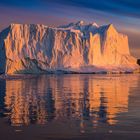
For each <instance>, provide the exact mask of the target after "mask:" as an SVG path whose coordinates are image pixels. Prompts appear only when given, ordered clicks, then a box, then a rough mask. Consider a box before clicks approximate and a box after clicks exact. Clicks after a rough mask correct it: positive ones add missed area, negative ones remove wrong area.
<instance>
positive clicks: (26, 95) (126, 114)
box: [0, 74, 140, 140]
mask: <svg viewBox="0 0 140 140" xmlns="http://www.w3.org/2000/svg"><path fill="white" fill-rule="evenodd" d="M23 77H24V78H22V77H21V78H19V79H13V80H0V140H8V139H10V140H11V139H13V140H14V139H17V138H19V139H26V140H28V139H34V140H36V139H37V140H48V139H75V138H76V139H84V138H85V139H93V138H94V139H109V138H110V139H117V138H119V139H120V138H122V139H123V140H124V139H129V138H131V136H132V137H133V138H135V139H140V75H133V74H132V75H75V74H72V75H41V76H33V77H32V78H31V77H28V75H26V76H25V75H24V76H23ZM101 134H102V135H101Z"/></svg>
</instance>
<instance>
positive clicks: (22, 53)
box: [0, 21, 139, 74]
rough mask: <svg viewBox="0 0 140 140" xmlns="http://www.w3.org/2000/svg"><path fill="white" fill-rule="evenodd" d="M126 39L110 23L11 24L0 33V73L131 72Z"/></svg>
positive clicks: (132, 64)
mask: <svg viewBox="0 0 140 140" xmlns="http://www.w3.org/2000/svg"><path fill="white" fill-rule="evenodd" d="M138 68H139V66H138V65H137V59H136V58H134V57H133V56H131V55H130V51H129V45H128V37H127V36H126V35H124V34H121V33H119V32H117V30H116V29H115V27H114V26H113V25H112V24H109V25H103V26H98V25H97V24H96V23H90V24H85V23H84V22H83V21H79V22H77V23H70V24H68V25H64V26H59V27H56V28H54V27H49V26H45V25H39V24H37V25H34V24H11V25H10V26H9V27H8V28H6V29H5V30H3V31H2V32H1V33H0V73H6V74H14V73H49V72H51V73H52V72H67V73H69V72H70V73H73V72H75V73H100V72H133V71H135V70H136V69H138Z"/></svg>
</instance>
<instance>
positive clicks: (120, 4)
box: [0, 0, 140, 57]
mask: <svg viewBox="0 0 140 140" xmlns="http://www.w3.org/2000/svg"><path fill="white" fill-rule="evenodd" d="M0 19H1V20H0V28H1V29H2V28H4V27H6V26H7V25H8V24H10V23H11V22H16V23H43V24H48V25H52V26H53V25H55V26H56V25H60V24H65V23H69V22H73V21H77V20H84V21H86V22H97V24H99V25H100V24H108V23H113V24H114V25H115V26H116V27H117V29H118V30H120V31H121V32H124V33H126V34H128V36H129V40H130V41H129V42H130V47H131V51H132V53H133V54H134V55H135V56H137V57H140V49H139V48H140V39H139V37H140V0H0Z"/></svg>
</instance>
